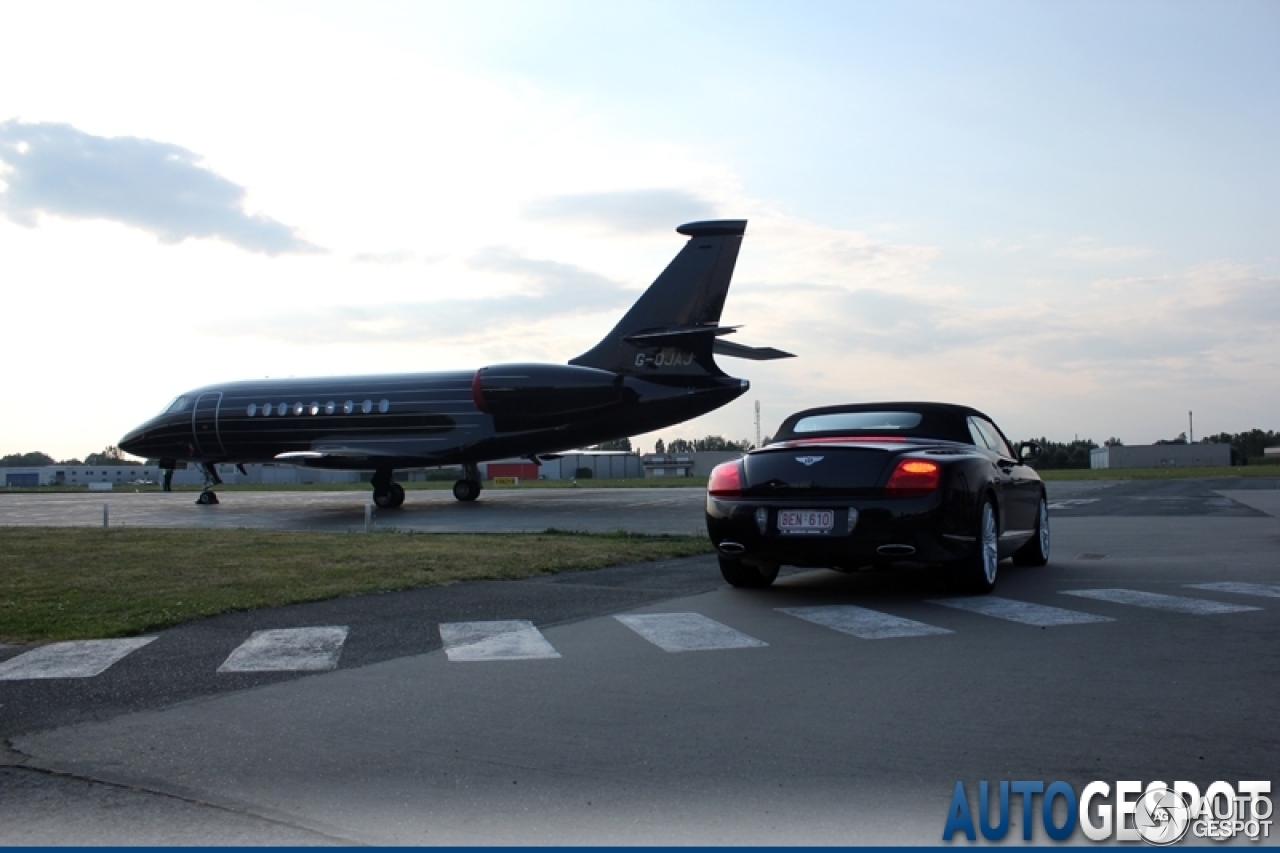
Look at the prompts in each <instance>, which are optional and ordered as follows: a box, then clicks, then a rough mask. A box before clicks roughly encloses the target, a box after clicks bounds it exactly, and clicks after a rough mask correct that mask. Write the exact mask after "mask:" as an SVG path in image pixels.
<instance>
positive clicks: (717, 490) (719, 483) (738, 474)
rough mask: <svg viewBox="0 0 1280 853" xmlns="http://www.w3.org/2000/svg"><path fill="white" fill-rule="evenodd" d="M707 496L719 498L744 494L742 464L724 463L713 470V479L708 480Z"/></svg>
mask: <svg viewBox="0 0 1280 853" xmlns="http://www.w3.org/2000/svg"><path fill="white" fill-rule="evenodd" d="M707 494H709V495H714V496H715V497H718V498H730V497H736V496H738V495H740V494H742V463H740V462H736V461H735V462H724V463H721V464H720V465H717V466H716V467H714V468H712V469H711V479H709V480H707Z"/></svg>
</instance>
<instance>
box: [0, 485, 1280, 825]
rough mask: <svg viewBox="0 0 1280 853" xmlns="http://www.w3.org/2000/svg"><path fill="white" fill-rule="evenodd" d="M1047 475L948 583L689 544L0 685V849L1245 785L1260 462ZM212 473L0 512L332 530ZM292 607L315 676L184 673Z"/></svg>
mask: <svg viewBox="0 0 1280 853" xmlns="http://www.w3.org/2000/svg"><path fill="white" fill-rule="evenodd" d="M1049 489H1050V500H1051V504H1052V506H1053V509H1052V510H1051V513H1052V519H1053V534H1054V556H1053V559H1052V560H1051V562H1050V564H1049V565H1048V566H1046V567H1043V568H1017V567H1013V566H1011V565H1009V564H1008V563H1005V564H1003V565H1002V567H1001V571H1002V576H1001V579H1000V585H999V587H998V589H997V590H996V592H995V593H994V595H993V596H987V597H984V598H982V599H980V600H979V601H978V603H976V604H975V603H974V602H973V600H971V599H969V598H968V597H965V596H959V595H957V593H956V592H955V590H954V589H953V588H952V587H951V586H950V585H949V584H948V583H947V580H946V578H945V577H942V576H940V575H939V573H937V572H931V571H925V570H917V571H910V572H902V573H865V574H858V575H852V576H846V575H840V574H836V573H833V572H811V571H806V572H792V573H788V574H787V575H786V576H784V577H783V578H781V579H780V580H779V581H778V583H777V584H776V585H775V586H774V587H773V588H772V589H770V590H767V591H753V592H748V591H742V590H734V589H731V588H728V587H726V586H725V585H724V584H723V582H722V581H721V580H720V579H719V576H718V572H717V571H716V568H715V565H714V559H712V558H701V557H700V558H691V559H688V560H675V561H668V562H665V563H657V564H642V565H637V566H628V567H617V568H613V569H604V570H600V571H595V572H583V573H577V574H566V575H560V576H556V577H550V578H539V579H536V580H528V581H519V582H504V583H475V584H458V585H455V586H451V587H445V588H439V589H431V590H417V591H412V592H404V593H392V594H386V595H375V596H362V597H357V598H350V599H341V600H338V601H332V602H320V603H316V604H310V605H298V606H293V607H287V608H279V609H274V610H265V611H255V612H251V613H238V614H228V615H226V616H222V617H217V618H214V619H208V620H202V621H201V622H198V623H193V624H191V625H187V626H182V627H178V628H174V629H171V630H168V631H163V632H159V633H158V634H157V636H156V639H155V640H154V641H152V642H150V643H149V644H147V645H146V646H145V647H143V648H140V649H138V650H136V651H132V652H131V653H129V654H127V655H125V656H124V657H123V658H121V659H120V660H119V661H118V662H116V663H115V664H113V665H111V666H110V667H109V668H107V669H106V670H105V671H104V672H102V673H101V674H100V675H96V676H93V677H89V678H52V679H40V680H0V737H2V738H4V741H3V743H4V747H5V748H4V750H0V843H3V844H49V843H95V844H100V843H107V844H143V843H193V842H200V843H225V844H236V843H263V844H284V843H288V844H312V843H315V844H326V843H376V844H400V843H411V844H545V843H605V844H640V843H655V844H675V843H680V844H687V843H699V844H721V843H735V844H762V843H763V844H798V843H812V844H870V843H915V844H936V843H938V842H939V841H940V840H941V832H942V828H943V826H944V824H945V821H946V817H947V810H948V804H949V802H950V798H951V794H952V790H953V788H954V786H955V783H956V782H957V781H963V782H965V784H966V785H967V786H968V788H969V789H970V791H971V792H973V791H976V787H977V783H978V782H979V781H980V780H990V781H992V782H993V783H995V782H997V781H998V780H1016V779H1031V780H1044V781H1045V782H1046V783H1048V782H1051V781H1053V780H1056V779H1063V780H1066V781H1068V782H1070V783H1071V784H1072V785H1074V786H1075V789H1076V791H1077V792H1079V791H1080V790H1081V789H1082V788H1083V785H1084V784H1086V783H1087V782H1089V781H1093V780H1095V779H1097V780H1105V781H1110V782H1112V783H1114V782H1115V781H1116V780H1120V779H1138V780H1152V779H1163V780H1168V781H1173V780H1181V779H1186V780H1190V781H1194V782H1196V783H1197V784H1198V785H1199V786H1200V787H1201V788H1202V789H1203V788H1204V787H1205V786H1207V784H1208V783H1209V782H1212V781H1216V780H1219V779H1221V780H1227V781H1230V782H1233V783H1234V782H1235V781H1238V780H1242V779H1266V780H1272V779H1274V778H1275V776H1276V770H1277V769H1280V735H1278V734H1277V733H1276V729H1275V725H1274V720H1275V719H1276V718H1277V716H1278V713H1277V712H1280V707H1278V706H1280V693H1277V691H1276V689H1275V678H1276V673H1277V671H1280V645H1278V644H1277V643H1276V638H1277V636H1280V597H1277V596H1280V481H1277V480H1244V479H1239V480H1234V479H1233V480H1223V481H1206V480H1199V481H1195V480H1191V481H1148V482H1137V481H1132V482H1124V483H1119V484H1102V483H1094V482H1087V483H1086V482H1078V483H1051V484H1049ZM427 495H431V496H432V497H431V498H422V497H420V496H427ZM436 496H439V498H440V499H439V500H436V499H435V497H436ZM67 498H76V499H77V500H67ZM223 498H224V502H223V503H222V504H221V505H220V506H218V507H212V508H204V507H195V506H194V505H191V506H187V504H188V503H189V502H190V500H191V499H192V496H190V495H185V494H182V493H178V494H174V495H137V496H129V495H124V494H113V495H110V496H108V497H105V498H104V496H101V495H92V496H84V495H75V496H70V495H67V496H22V497H19V496H16V495H6V496H2V497H0V523H4V524H20V523H26V524H32V523H50V521H49V520H50V519H51V518H55V517H57V518H61V519H62V522H61V523H65V524H76V523H93V519H92V517H91V516H92V514H93V510H94V508H95V505H96V509H97V518H96V521H97V523H99V524H100V523H101V503H102V502H103V501H104V500H107V501H110V502H111V518H112V522H113V523H116V522H117V521H119V523H124V524H144V523H145V524H155V525H157V526H169V525H170V524H177V523H179V521H182V520H185V521H186V522H187V523H188V524H200V525H204V524H218V525H221V524H223V523H224V522H226V521H227V520H228V519H232V518H235V517H241V518H248V519H252V520H253V522H254V523H253V525H252V526H261V525H263V524H268V525H278V526H288V527H297V528H299V529H348V528H342V527H337V526H336V525H349V526H350V527H349V529H355V528H356V527H362V526H363V503H364V502H366V501H367V496H365V495H362V494H359V493H350V492H337V493H282V492H271V493H233V492H227V493H225V494H224V495H223ZM409 500H410V503H409V504H407V510H406V511H404V512H403V513H402V514H401V515H400V516H399V517H398V518H396V519H395V520H394V522H393V521H392V520H391V519H389V518H388V517H387V516H388V515H389V514H384V515H383V516H381V517H380V518H379V523H381V524H392V523H394V524H395V526H397V527H400V526H404V527H410V528H412V529H433V528H431V527H421V526H417V525H432V524H446V523H448V522H447V521H446V519H452V523H453V524H454V525H455V526H454V527H452V528H450V529H503V530H541V529H545V528H546V527H558V528H562V529H599V530H610V529H618V528H624V529H640V530H643V531H645V532H677V533H679V532H685V533H687V532H693V531H694V530H697V529H698V527H699V526H700V516H699V515H698V513H699V512H700V510H701V492H700V490H671V491H667V490H638V489H637V490H617V491H615V490H604V489H592V490H588V489H582V490H578V491H576V492H559V491H557V492H550V491H548V492H534V491H527V492H517V491H512V492H501V491H492V492H486V494H485V495H484V496H483V497H482V498H481V501H480V502H478V503H477V504H475V505H466V506H459V505H455V504H453V503H452V501H451V498H447V496H446V495H444V494H443V493H430V492H411V493H410V495H409ZM446 501H447V502H446ZM273 514H274V515H273ZM193 520H194V521H193ZM485 524H491V525H493V526H494V527H493V528H486V527H485V526H484V525H485ZM470 525H476V526H470ZM235 526H241V525H239V524H236V525H235ZM244 526H250V525H248V524H246V525H244ZM1161 596H1163V597H1161ZM975 607H977V608H985V609H978V610H975V609H974V608H975ZM1163 607H1175V608H1177V609H1174V610H1168V609H1159V608H1163ZM993 608H994V609H993ZM618 617H624V618H622V619H620V618H618ZM515 620H525V621H524V622H516V621H515ZM525 622H527V623H528V626H529V627H528V629H525V628H523V627H521V626H522V625H524V624H525ZM494 623H501V624H502V625H505V626H506V627H505V628H504V629H503V630H504V631H505V633H502V634H501V635H499V636H497V637H496V638H493V637H491V638H489V639H481V640H479V641H474V642H470V644H463V645H449V646H446V644H445V639H444V638H445V636H446V635H449V636H453V635H454V634H456V633H457V631H458V629H457V628H456V626H464V630H463V631H462V633H463V634H466V632H467V631H471V632H473V633H474V632H475V631H477V630H480V631H483V630H486V629H485V628H484V626H486V625H489V626H491V625H493V624H494ZM314 626H343V627H345V628H346V629H347V632H346V634H345V642H344V643H343V644H342V647H341V654H340V658H339V659H338V660H337V664H336V668H335V669H332V670H329V671H323V672H318V673H316V672H298V671H292V672H252V673H245V672H219V671H218V669H219V667H220V666H225V663H224V662H225V661H227V660H229V656H230V655H232V654H233V653H234V652H236V651H237V649H239V648H240V647H241V646H242V644H244V643H245V642H246V640H247V639H248V638H249V637H250V636H251V635H252V634H253V633H254V632H255V631H268V630H275V631H278V630H280V629H305V628H309V627H314ZM449 626H455V627H454V628H450V627H449ZM477 626H479V627H477ZM27 651H29V650H27V649H22V648H14V647H9V648H2V647H0V668H3V667H4V666H5V665H6V664H8V663H9V662H11V661H14V660H16V659H17V658H18V656H19V655H21V654H22V653H24V652H27ZM971 795H972V794H971ZM1274 799H1275V797H1274V796H1273V800H1274ZM1021 819H1022V818H1021V813H1020V810H1019V809H1017V808H1016V807H1015V809H1014V810H1013V815H1012V825H1013V829H1012V833H1013V836H1012V837H1014V838H1016V839H1017V840H1018V841H1020V840H1021V834H1020V833H1021ZM1033 823H1034V824H1035V825H1036V827H1035V833H1034V837H1036V838H1038V839H1040V840H1041V841H1043V840H1045V838H1044V835H1043V832H1042V829H1041V828H1040V826H1039V821H1038V820H1036V821H1033ZM1273 836H1274V833H1273ZM1274 841H1275V838H1274V837H1273V838H1272V839H1271V842H1272V843H1274Z"/></svg>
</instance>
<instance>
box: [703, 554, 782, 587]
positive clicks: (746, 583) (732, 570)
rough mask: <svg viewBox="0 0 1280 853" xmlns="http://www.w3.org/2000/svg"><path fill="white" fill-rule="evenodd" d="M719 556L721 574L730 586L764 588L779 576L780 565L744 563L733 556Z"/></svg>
mask: <svg viewBox="0 0 1280 853" xmlns="http://www.w3.org/2000/svg"><path fill="white" fill-rule="evenodd" d="M718 556H719V557H720V574H721V576H723V577H724V579H725V581H726V582H727V583H728V584H729V586H736V587H738V588H739V589H764V588H765V587H768V586H770V585H772V584H773V581H774V580H775V579H776V578H777V577H778V566H769V567H767V568H765V567H761V566H755V565H750V564H748V563H744V562H742V561H741V560H736V559H734V558H733V557H726V556H725V555H724V554H720V555H718Z"/></svg>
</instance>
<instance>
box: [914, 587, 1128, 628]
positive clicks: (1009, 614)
mask: <svg viewBox="0 0 1280 853" xmlns="http://www.w3.org/2000/svg"><path fill="white" fill-rule="evenodd" d="M929 603H930V604H941V605H942V606H943V607H954V608H955V609H956V610H967V611H969V612H970V613H980V614H982V615H983V616H992V617H994V618H996V619H1007V620H1009V621H1010V622H1021V623H1022V624H1023V625H1035V626H1037V627H1040V628H1049V627H1053V626H1055V625H1083V624H1085V623H1088V622H1114V621H1116V620H1114V619H1112V618H1111V617H1110V616H1095V615H1094V614H1092V613H1081V612H1080V611H1078V610H1064V609H1062V608H1061V607H1049V606H1048V605H1044V604H1031V603H1030V602H1027V601H1014V600H1013V599H1011V598H996V597H995V596H990V595H981V596H973V597H966V598H935V599H931V600H930V601H929Z"/></svg>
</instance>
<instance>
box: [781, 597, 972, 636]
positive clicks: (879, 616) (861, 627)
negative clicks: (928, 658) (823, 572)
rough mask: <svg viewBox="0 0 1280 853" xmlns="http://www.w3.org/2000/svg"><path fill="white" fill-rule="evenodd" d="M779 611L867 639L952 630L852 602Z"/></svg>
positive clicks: (922, 634) (921, 634) (786, 608)
mask: <svg viewBox="0 0 1280 853" xmlns="http://www.w3.org/2000/svg"><path fill="white" fill-rule="evenodd" d="M778 612H779V613H786V614H787V615H789V616H796V617H799V618H800V619H803V620H805V621H806V622H812V623H814V624H815V625H822V626H823V627H824V628H832V629H834V630H836V631H840V632H842V633H845V634H852V635H853V636H855V637H861V638H862V639H864V640H889V639H893V638H895V637H925V636H928V635H930V634H950V633H953V632H952V631H948V630H947V629H946V628H939V627H938V626H936V625H926V624H925V623H923V622H917V621H915V620H914V619H903V618H902V617H901V616H890V615H889V614H888V613H881V612H880V611H878V610H868V609H867V608H865V607H855V606H853V605H852V604H831V605H826V606H823V607H779V608H778Z"/></svg>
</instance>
